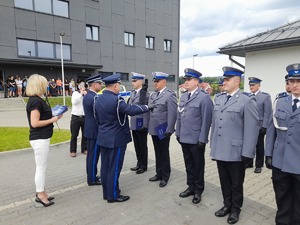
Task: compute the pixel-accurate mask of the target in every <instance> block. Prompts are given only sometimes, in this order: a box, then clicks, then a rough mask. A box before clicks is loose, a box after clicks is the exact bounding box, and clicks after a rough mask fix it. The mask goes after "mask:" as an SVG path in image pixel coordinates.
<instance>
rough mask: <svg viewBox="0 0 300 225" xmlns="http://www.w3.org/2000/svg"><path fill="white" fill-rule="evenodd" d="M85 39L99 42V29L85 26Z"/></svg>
mask: <svg viewBox="0 0 300 225" xmlns="http://www.w3.org/2000/svg"><path fill="white" fill-rule="evenodd" d="M86 39H88V40H93V41H99V27H96V26H92V25H86Z"/></svg>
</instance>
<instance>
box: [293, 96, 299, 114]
mask: <svg viewBox="0 0 300 225" xmlns="http://www.w3.org/2000/svg"><path fill="white" fill-rule="evenodd" d="M293 101H294V104H293V106H292V109H293V112H295V110H296V109H297V103H298V102H299V99H298V98H295V99H294V100H293Z"/></svg>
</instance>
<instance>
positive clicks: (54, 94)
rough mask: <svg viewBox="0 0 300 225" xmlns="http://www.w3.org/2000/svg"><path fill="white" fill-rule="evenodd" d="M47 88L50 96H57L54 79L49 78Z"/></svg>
mask: <svg viewBox="0 0 300 225" xmlns="http://www.w3.org/2000/svg"><path fill="white" fill-rule="evenodd" d="M49 90H50V95H51V96H52V97H56V96H57V90H56V82H55V80H54V79H52V80H51V82H50V84H49Z"/></svg>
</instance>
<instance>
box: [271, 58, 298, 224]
mask: <svg viewBox="0 0 300 225" xmlns="http://www.w3.org/2000/svg"><path fill="white" fill-rule="evenodd" d="M286 70H287V72H288V77H287V82H288V86H289V88H290V91H291V94H290V95H288V94H286V93H285V94H284V95H283V94H282V95H280V96H279V97H278V99H276V100H275V103H274V108H273V110H274V111H273V117H271V118H270V121H269V125H268V129H267V137H266V167H267V168H269V169H272V182H273V188H274V192H275V199H276V203H277V212H276V217H275V222H276V224H278V225H280V224H290V225H298V224H300V213H299V208H300V167H299V162H300V151H299V146H300V138H299V137H300V123H299V121H300V107H299V106H300V63H296V64H291V65H289V66H287V67H286Z"/></svg>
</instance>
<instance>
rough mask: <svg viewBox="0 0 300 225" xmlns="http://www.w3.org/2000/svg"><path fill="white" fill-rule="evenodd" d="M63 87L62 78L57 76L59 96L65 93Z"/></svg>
mask: <svg viewBox="0 0 300 225" xmlns="http://www.w3.org/2000/svg"><path fill="white" fill-rule="evenodd" d="M62 89H63V88H62V81H61V79H60V78H57V80H56V90H57V94H58V95H59V96H62V95H63V93H62V92H63V90H62Z"/></svg>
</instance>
